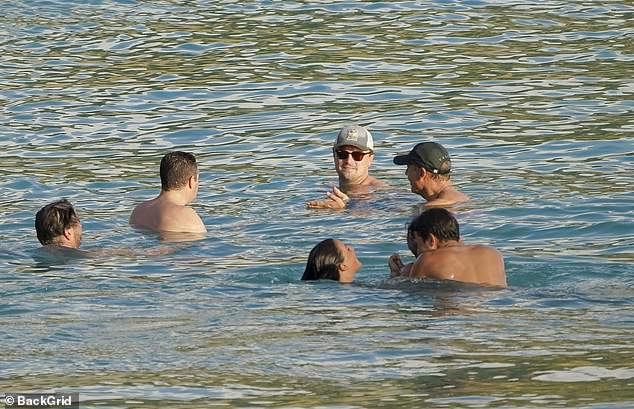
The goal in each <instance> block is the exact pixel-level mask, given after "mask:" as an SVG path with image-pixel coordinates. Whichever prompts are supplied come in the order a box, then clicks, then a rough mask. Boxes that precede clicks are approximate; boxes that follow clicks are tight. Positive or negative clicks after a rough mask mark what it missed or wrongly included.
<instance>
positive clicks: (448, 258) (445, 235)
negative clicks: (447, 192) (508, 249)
mask: <svg viewBox="0 0 634 409" xmlns="http://www.w3.org/2000/svg"><path fill="white" fill-rule="evenodd" d="M410 234H411V238H412V240H413V246H410V248H412V247H413V249H412V250H414V251H415V253H416V254H417V255H418V258H417V259H416V261H415V262H414V263H413V264H412V265H411V268H408V266H404V265H403V263H402V262H401V259H400V256H398V255H397V254H395V255H392V256H391V257H390V259H389V261H388V264H389V266H390V271H391V276H392V277H394V276H406V277H410V278H433V279H436V280H454V281H461V282H465V283H475V284H483V285H490V286H497V287H506V272H505V271H504V259H503V258H502V254H500V252H499V251H497V250H495V249H493V248H491V247H487V246H482V245H465V244H463V243H462V242H461V240H460V228H459V225H458V221H457V220H456V218H455V217H454V216H453V215H452V214H451V213H449V211H448V210H446V209H443V208H432V209H427V210H425V211H424V212H423V213H421V214H420V216H418V217H416V218H415V219H414V220H413V221H412V222H411V223H410V225H409V227H408V237H409V235H410Z"/></svg>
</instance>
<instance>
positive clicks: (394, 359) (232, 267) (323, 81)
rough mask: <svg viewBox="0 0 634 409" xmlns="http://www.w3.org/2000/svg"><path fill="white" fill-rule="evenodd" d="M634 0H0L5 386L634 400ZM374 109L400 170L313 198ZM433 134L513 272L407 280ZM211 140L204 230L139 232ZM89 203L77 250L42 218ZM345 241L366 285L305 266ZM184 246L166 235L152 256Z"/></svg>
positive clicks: (382, 403) (335, 404) (103, 392)
mask: <svg viewBox="0 0 634 409" xmlns="http://www.w3.org/2000/svg"><path fill="white" fill-rule="evenodd" d="M633 18H634V6H633V5H632V3H631V2H627V1H607V0H598V1H592V2H577V1H565V0H564V1H551V0H547V1H543V2H532V3H531V2H522V1H513V0H508V1H462V2H457V1H456V2H452V1H429V2H412V1H402V2H362V1H359V2H357V1H332V2H326V1H314V2H274V1H254V2H249V3H244V2H232V1H223V2H206V1H196V2H192V1H184V0H171V1H152V2H150V1H133V0H121V1H115V0H111V1H105V0H104V1H100V0H94V1H79V0H66V1H62V0H55V1H27V0H23V1H4V2H2V5H1V6H0V51H1V53H0V61H1V62H2V63H1V64H0V107H1V108H2V113H1V114H0V144H1V146H2V158H1V159H0V193H1V194H0V235H1V237H2V240H1V241H0V328H1V330H0V335H1V336H0V392H1V393H9V392H42V391H66V392H78V393H79V394H80V400H81V407H83V408H97V407H101V408H103V407H113V408H114V407H117V408H120V407H135V408H149V407H170V408H180V407H192V408H193V407H235V408H258V407H287V408H291V407H292V408H309V407H321V408H378V407H381V408H399V407H409V408H411V407H414V408H418V407H420V408H502V407H503V408H592V409H599V408H601V409H605V408H610V409H614V408H628V407H634V330H633V328H634V289H633V285H634V251H633V248H634V221H633V219H634V211H633V203H634V194H633V193H632V184H633V183H632V182H633V181H634V178H633V176H632V175H633V174H634V172H633V169H634V142H633V139H632V132H633V131H634V119H633V118H634V114H633V109H634V103H633V100H632V94H633V93H634V82H633V80H632V64H633V62H634V48H633V47H632V44H633V42H632V40H633V37H632V32H633V31H632V30H633V25H632V19H633ZM349 123H358V124H361V125H364V126H367V127H368V128H369V129H370V130H371V131H372V133H373V135H374V137H375V142H376V157H375V159H374V163H373V165H372V174H373V175H375V176H376V177H378V178H380V179H382V180H384V181H386V182H388V183H389V184H390V186H391V187H390V188H389V189H386V190H384V191H380V192H376V193H375V194H374V195H373V196H372V197H369V198H368V199H367V200H353V201H352V203H351V205H350V207H349V208H348V209H346V210H343V211H331V210H309V209H306V207H305V202H306V201H307V200H312V199H319V198H322V197H325V193H326V192H327V191H328V190H329V189H330V188H331V187H332V186H333V185H335V184H336V183H337V179H336V175H335V172H334V169H333V163H332V154H331V146H332V142H333V140H334V137H335V135H336V133H337V131H338V129H340V128H341V127H342V126H343V125H345V124H349ZM428 140H434V141H437V142H440V143H442V144H443V145H444V146H446V147H447V149H448V150H449V152H450V153H451V155H452V160H453V167H454V172H453V175H452V180H453V182H454V183H455V184H456V186H458V188H459V189H460V190H461V191H463V192H465V193H467V194H469V195H470V196H471V197H472V200H471V201H470V202H468V203H466V204H464V205H461V206H459V207H457V208H456V209H454V210H455V211H456V215H457V218H458V220H459V222H460V224H461V233H462V235H463V237H464V240H465V242H467V243H483V244H487V245H491V246H494V247H496V248H498V249H499V250H500V251H501V252H502V253H503V254H504V257H505V261H506V269H507V274H508V282H509V288H508V289H505V290H490V289H485V288H479V287H471V286H464V285H458V284H449V283H433V282H407V281H402V280H396V281H394V280H392V281H390V280H387V277H388V268H387V258H388V257H389V255H390V254H392V253H395V252H396V253H400V254H401V255H402V256H403V258H404V259H405V260H408V261H411V260H412V258H411V255H408V253H407V247H406V244H405V225H406V223H407V222H408V221H409V220H410V219H411V217H412V216H413V215H414V214H416V213H417V212H418V211H419V210H420V204H421V203H422V198H421V197H419V196H416V195H414V194H412V193H411V192H409V185H408V182H407V179H406V177H405V175H404V168H403V167H398V166H395V165H393V164H392V158H393V157H394V155H396V154H397V153H401V152H406V151H408V150H409V149H410V148H411V147H412V146H413V145H414V144H415V143H418V142H422V141H428ZM177 149H178V150H185V151H190V152H193V153H194V154H195V155H196V157H197V159H198V160H199V163H200V181H201V184H200V190H199V194H198V198H197V199H196V201H195V202H194V203H193V205H192V206H193V207H194V208H195V209H196V211H197V212H198V213H199V214H200V215H201V217H202V219H203V221H204V222H205V224H206V225H207V228H208V229H209V233H208V235H207V236H206V238H204V239H203V240H199V241H194V242H172V241H169V240H164V239H163V238H161V237H158V236H156V235H153V234H148V233H146V232H141V231H137V230H134V229H132V228H130V227H129V226H128V217H129V215H130V212H131V210H132V208H133V207H134V205H135V204H137V203H139V202H141V201H143V200H147V199H149V198H152V197H154V196H155V195H156V194H157V193H158V191H159V178H158V165H159V162H160V159H161V157H162V155H163V154H165V153H166V152H167V151H170V150H177ZM62 197H65V198H68V199H69V200H71V201H72V202H73V204H74V205H75V206H76V208H77V210H78V212H79V215H80V217H81V220H82V223H83V227H84V237H83V243H82V248H84V249H86V250H95V249H103V248H106V249H108V248H123V249H126V250H129V251H130V252H131V253H134V255H127V256H126V255H121V256H116V255H115V256H107V257H90V258H51V257H48V256H43V255H42V253H41V251H39V250H38V249H39V244H38V242H37V240H36V237H35V232H34V228H33V220H34V214H35V212H36V211H37V210H38V209H39V208H41V207H42V206H43V205H45V204H46V203H48V202H51V201H53V200H56V199H58V198H62ZM327 237H334V238H338V239H341V240H343V241H344V242H346V243H348V244H350V245H352V246H354V248H355V249H356V252H357V255H358V256H359V258H360V259H361V261H362V262H363V264H364V266H363V268H362V270H361V271H360V272H359V274H358V276H357V278H356V282H355V283H354V284H352V285H338V284H337V283H332V282H319V283H303V282H301V281H299V278H300V277H301V274H302V271H303V267H304V263H305V261H306V258H307V255H308V252H309V251H310V249H311V248H312V247H313V246H314V245H315V244H316V243H317V242H319V241H320V240H322V239H324V238H327ZM157 249H159V250H161V249H162V250H166V251H167V254H163V255H159V256H156V255H152V254H153V252H154V251H156V250H157Z"/></svg>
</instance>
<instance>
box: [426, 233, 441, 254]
mask: <svg viewBox="0 0 634 409" xmlns="http://www.w3.org/2000/svg"><path fill="white" fill-rule="evenodd" d="M427 242H428V243H429V247H431V248H432V249H434V250H435V249H437V248H438V243H439V240H438V237H436V236H434V234H433V233H430V234H429V238H428V239H427Z"/></svg>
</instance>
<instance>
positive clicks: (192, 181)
mask: <svg viewBox="0 0 634 409" xmlns="http://www.w3.org/2000/svg"><path fill="white" fill-rule="evenodd" d="M187 183H188V184H189V188H190V189H193V188H194V186H195V185H196V176H195V175H194V176H190V177H189V180H188V181H187Z"/></svg>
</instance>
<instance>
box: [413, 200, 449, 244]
mask: <svg viewBox="0 0 634 409" xmlns="http://www.w3.org/2000/svg"><path fill="white" fill-rule="evenodd" d="M407 230H408V233H409V232H412V233H416V234H418V235H419V236H420V237H421V239H423V240H427V239H429V235H430V234H433V235H434V236H436V238H437V239H438V240H441V241H449V240H455V241H459V240H460V226H459V225H458V221H457V220H456V218H455V217H454V216H453V215H452V214H451V213H450V212H449V211H448V210H447V209H443V208H440V207H435V208H432V209H427V210H425V211H424V212H423V213H421V214H420V215H419V216H417V217H416V218H414V220H412V222H411V223H410V224H409V226H408V227H407Z"/></svg>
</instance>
